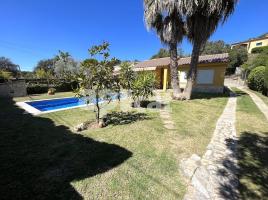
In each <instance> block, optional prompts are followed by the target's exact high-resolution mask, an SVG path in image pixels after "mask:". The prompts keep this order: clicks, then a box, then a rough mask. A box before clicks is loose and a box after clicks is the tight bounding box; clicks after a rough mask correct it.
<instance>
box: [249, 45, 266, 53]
mask: <svg viewBox="0 0 268 200" xmlns="http://www.w3.org/2000/svg"><path fill="white" fill-rule="evenodd" d="M251 53H253V54H257V53H265V54H268V46H265V47H255V48H253V49H252V50H251Z"/></svg>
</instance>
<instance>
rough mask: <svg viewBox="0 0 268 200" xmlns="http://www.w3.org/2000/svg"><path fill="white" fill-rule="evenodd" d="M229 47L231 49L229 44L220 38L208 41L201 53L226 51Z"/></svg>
mask: <svg viewBox="0 0 268 200" xmlns="http://www.w3.org/2000/svg"><path fill="white" fill-rule="evenodd" d="M230 49H231V47H230V45H229V44H226V43H225V42H224V41H222V40H218V41H208V42H207V43H206V45H205V48H204V50H203V51H202V53H201V54H202V55H208V54H220V53H228V52H229V51H230Z"/></svg>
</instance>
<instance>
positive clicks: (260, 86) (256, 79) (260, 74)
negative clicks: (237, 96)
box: [248, 66, 265, 92]
mask: <svg viewBox="0 0 268 200" xmlns="http://www.w3.org/2000/svg"><path fill="white" fill-rule="evenodd" d="M264 74H265V67H264V66H259V67H256V68H255V69H253V70H252V71H251V72H250V74H249V76H248V87H249V88H250V89H252V90H256V91H259V92H264V91H265V85H264Z"/></svg>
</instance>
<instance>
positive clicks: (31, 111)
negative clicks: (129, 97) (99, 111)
mask: <svg viewBox="0 0 268 200" xmlns="http://www.w3.org/2000/svg"><path fill="white" fill-rule="evenodd" d="M68 98H75V97H63V98H51V99H39V100H32V101H21V102H17V103H16V105H17V106H19V107H20V108H22V109H24V110H25V112H27V113H28V114H32V115H41V114H47V113H53V112H58V111H63V110H70V109H75V108H82V107H86V106H92V105H94V103H90V104H84V105H79V106H73V107H69V108H59V109H55V110H49V111H41V110H38V109H36V108H34V107H33V106H31V105H30V104H28V103H29V102H35V101H47V100H56V99H68ZM121 99H125V98H121ZM114 101H117V100H116V99H114V100H112V101H111V102H114ZM104 102H105V101H103V102H100V103H99V104H102V103H104Z"/></svg>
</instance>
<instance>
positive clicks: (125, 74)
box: [119, 62, 136, 94]
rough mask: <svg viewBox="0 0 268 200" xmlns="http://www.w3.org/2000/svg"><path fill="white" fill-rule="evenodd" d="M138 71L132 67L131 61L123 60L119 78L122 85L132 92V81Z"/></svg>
mask: <svg viewBox="0 0 268 200" xmlns="http://www.w3.org/2000/svg"><path fill="white" fill-rule="evenodd" d="M135 76H136V73H135V72H134V71H133V69H132V64H131V63H129V62H123V63H121V65H120V75H119V79H120V81H121V84H122V87H123V88H124V89H127V90H128V93H129V94H130V90H131V88H132V83H133V81H134V79H135Z"/></svg>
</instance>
